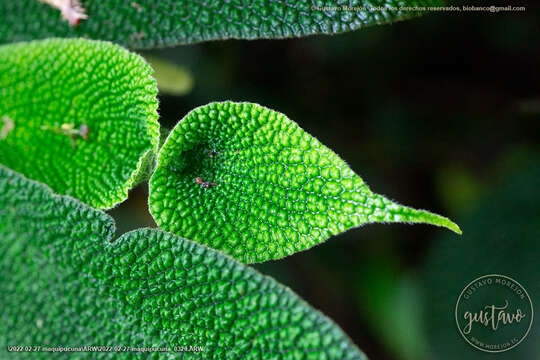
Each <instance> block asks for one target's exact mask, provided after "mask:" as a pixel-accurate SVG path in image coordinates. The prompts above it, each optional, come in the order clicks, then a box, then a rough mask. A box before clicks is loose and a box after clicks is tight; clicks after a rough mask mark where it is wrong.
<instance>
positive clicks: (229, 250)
mask: <svg viewBox="0 0 540 360" xmlns="http://www.w3.org/2000/svg"><path fill="white" fill-rule="evenodd" d="M149 204H150V212H151V213H152V216H153V217H154V219H155V220H156V222H157V224H158V225H159V227H161V228H162V229H164V230H167V231H170V232H172V233H175V234H178V235H181V236H184V237H187V238H190V239H192V240H195V241H198V242H201V243H204V244H206V245H208V246H210V247H213V248H216V249H220V250H222V251H223V252H225V253H226V254H229V255H231V256H233V257H235V258H237V259H239V260H241V261H244V262H246V263H252V262H261V261H266V260H270V259H279V258H282V257H284V256H287V255H290V254H293V253H295V252H298V251H301V250H305V249H309V248H311V247H313V246H314V245H317V244H319V243H321V242H323V241H324V240H326V239H328V238H329V237H330V236H332V235H336V234H339V233H341V232H344V231H346V230H348V229H351V228H354V227H357V226H361V225H363V224H366V223H375V222H409V223H428V224H433V225H438V226H444V227H447V228H449V229H451V230H453V231H455V232H457V233H461V232H460V230H459V228H458V226H457V225H456V224H454V223H453V222H451V221H450V220H448V219H447V218H444V217H442V216H439V215H436V214H433V213H430V212H427V211H424V210H415V209H412V208H409V207H405V206H401V205H398V204H396V203H394V202H392V201H390V200H388V199H386V198H385V197H383V196H381V195H377V194H374V193H373V192H371V191H370V190H369V188H368V187H367V185H366V184H365V183H364V182H363V181H362V179H361V178H360V177H359V176H358V175H356V174H355V173H354V172H353V171H352V170H351V169H350V168H349V167H348V166H347V164H346V163H345V162H344V161H343V160H341V159H340V158H339V157H338V156H337V155H336V154H335V153H334V152H332V151H331V150H330V149H328V148H327V147H326V146H324V145H323V144H321V143H320V142H319V141H318V140H317V139H315V138H313V137H312V136H311V135H309V134H308V133H306V132H305V131H304V130H302V129H301V128H300V127H299V126H298V124H296V123H295V122H293V121H291V120H290V119H288V118H287V117H286V116H285V115H283V114H280V113H278V112H275V111H273V110H270V109H267V108H265V107H262V106H260V105H257V104H250V103H232V102H223V103H211V104H209V105H206V106H202V107H200V108H197V109H195V110H193V111H192V112H190V113H189V114H188V115H187V116H186V117H185V118H184V119H182V120H181V121H180V122H179V123H178V124H177V125H176V127H175V128H174V129H173V130H172V132H171V134H170V135H169V137H168V139H167V140H166V142H165V144H164V145H163V147H162V148H161V150H160V153H159V155H158V163H157V167H156V171H155V172H154V174H153V175H152V178H151V179H150V199H149Z"/></svg>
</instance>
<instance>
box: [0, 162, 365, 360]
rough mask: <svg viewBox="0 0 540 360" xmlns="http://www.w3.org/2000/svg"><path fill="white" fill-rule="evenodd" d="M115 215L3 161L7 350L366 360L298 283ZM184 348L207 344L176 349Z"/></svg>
mask: <svg viewBox="0 0 540 360" xmlns="http://www.w3.org/2000/svg"><path fill="white" fill-rule="evenodd" d="M113 233H114V222H113V220H112V219H111V218H110V217H109V216H108V215H106V214H104V213H103V212H100V211H97V210H95V209H92V208H90V207H88V206H86V205H83V204H81V203H80V202H78V201H76V200H74V199H71V198H69V197H65V196H58V195H54V194H53V193H52V192H51V191H50V190H49V189H48V188H47V187H46V186H44V185H42V184H40V183H37V182H34V181H31V180H27V179H26V178H24V177H22V176H21V175H19V174H16V173H14V172H13V171H11V170H8V169H6V168H4V167H1V166H0V254H1V255H2V256H1V257H0V357H1V358H6V357H7V356H8V355H7V353H6V351H7V346H8V345H9V346H11V345H19V346H25V345H27V346H40V347H41V349H42V351H41V352H22V353H18V354H17V355H18V356H17V358H32V359H34V358H41V357H44V358H51V357H54V355H56V356H60V355H59V353H56V354H52V353H50V352H46V351H45V348H46V347H55V346H69V347H79V346H110V347H111V348H112V349H115V347H120V348H121V349H125V347H138V348H147V347H158V348H162V349H163V348H167V347H169V348H170V349H171V351H170V352H166V351H165V352H159V353H158V352H154V353H148V352H146V353H142V352H131V351H127V352H120V353H109V352H101V353H100V352H75V353H73V354H71V355H70V356H73V357H74V358H88V359H97V358H110V357H111V356H113V355H114V356H115V358H125V359H132V358H134V357H135V356H137V357H140V358H156V359H157V358H159V359H166V358H167V359H168V358H174V359H178V358H180V359H187V358H198V359H200V358H203V359H264V360H267V359H335V360H343V359H366V358H365V356H364V355H363V354H362V353H361V352H360V351H359V350H358V349H357V348H356V347H355V346H354V345H353V344H352V343H351V341H350V340H349V339H348V338H347V336H346V335H345V334H344V333H343V332H342V331H341V330H340V329H339V328H338V327H337V326H336V325H335V324H334V323H332V322H331V321H330V320H329V319H328V318H326V317H325V316H323V315H322V314H321V313H319V312H318V311H316V310H314V309H312V308H311V307H309V305H307V304H306V303H305V302H304V301H302V300H301V299H300V298H299V297H298V296H297V295H295V294H294V293H293V292H292V291H291V290H289V289H287V288H285V287H284V286H282V285H280V284H278V283H276V282H275V281H274V280H272V279H271V278H268V277H266V276H263V275H261V274H259V273H257V272H256V271H255V270H253V269H251V268H249V267H246V266H245V265H242V264H240V263H238V262H236V261H235V260H233V259H231V258H229V257H227V256H225V255H222V254H220V253H218V252H216V251H214V250H211V249H208V248H206V247H204V246H202V245H199V244H197V243H194V242H191V241H189V240H185V239H182V238H180V237H177V236H175V235H172V234H168V233H165V232H162V231H160V230H152V229H141V230H136V231H133V232H130V233H127V234H125V235H124V236H122V237H121V238H119V239H117V240H116V241H114V242H111V239H112V236H113ZM175 346H177V347H179V348H177V351H180V350H181V348H180V347H184V348H187V349H189V347H190V346H192V347H194V348H196V349H197V350H198V352H189V351H187V352H176V353H175V352H174V347H175Z"/></svg>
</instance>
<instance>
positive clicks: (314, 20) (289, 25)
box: [0, 0, 441, 48]
mask: <svg viewBox="0 0 540 360" xmlns="http://www.w3.org/2000/svg"><path fill="white" fill-rule="evenodd" d="M82 4H83V6H84V8H85V9H86V14H87V15H88V19H87V20H82V21H81V23H80V24H79V25H77V26H70V25H69V24H68V22H67V21H64V20H63V19H62V17H61V15H60V11H58V10H57V9H54V8H52V7H51V6H49V5H47V4H44V3H41V2H40V1H38V0H17V1H13V0H0V42H11V41H21V40H32V39H40V38H46V37H52V36H59V37H73V36H84V37H89V38H92V39H102V40H110V41H114V42H117V43H120V44H123V45H126V46H129V47H132V48H147V47H155V46H169V45H176V44H189V43H194V42H199V41H205V40H219V39H231V38H236V39H257V38H264V39H273V38H284V37H296V36H304V35H311V34H334V33H340V32H345V31H351V30H355V29H359V28H362V27H365V26H369V25H374V24H384V23H389V22H393V21H397V20H402V19H407V18H410V17H413V16H417V15H418V14H419V13H418V12H411V11H400V10H399V7H402V6H409V7H414V6H420V7H422V6H423V7H429V6H438V5H441V1H440V0H335V1H325V0H322V1H307V0H301V1H291V0H287V1H283V0H254V1H238V0H235V1H225V0H218V1H199V0H160V1H155V0H109V1H102V0H85V1H83V2H82ZM370 7H375V8H377V7H387V8H388V7H394V8H397V9H398V10H382V9H376V10H369V8H370ZM345 8H346V9H349V8H351V9H350V10H346V9H345ZM361 8H366V9H365V10H364V9H361Z"/></svg>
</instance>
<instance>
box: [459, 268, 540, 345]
mask: <svg viewBox="0 0 540 360" xmlns="http://www.w3.org/2000/svg"><path fill="white" fill-rule="evenodd" d="M455 316H456V324H457V327H458V329H459V332H460V334H461V336H463V338H464V339H465V340H466V341H467V342H468V343H469V344H471V345H472V346H474V347H475V348H476V349H478V350H482V351H485V352H490V353H498V352H503V351H507V350H510V349H512V348H514V347H516V346H517V345H518V344H519V343H520V342H522V341H523V339H525V338H526V337H527V334H528V333H529V330H530V329H531V326H532V322H533V305H532V301H531V298H530V297H529V294H527V291H526V290H525V289H524V288H523V286H521V284H520V283H518V282H517V281H515V280H514V279H512V278H509V277H508V276H504V275H497V274H491V275H484V276H481V277H479V278H478V279H475V280H473V281H471V282H470V283H469V284H468V285H467V286H465V288H464V289H463V291H462V292H461V294H459V297H458V300H457V303H456V312H455Z"/></svg>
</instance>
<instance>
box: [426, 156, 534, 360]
mask: <svg viewBox="0 0 540 360" xmlns="http://www.w3.org/2000/svg"><path fill="white" fill-rule="evenodd" d="M507 174H511V176H508V175H507V177H506V178H505V179H504V181H502V182H498V184H497V185H496V186H495V187H494V189H493V191H491V192H489V193H486V194H485V195H484V196H483V197H482V199H481V200H480V201H479V202H477V204H475V206H473V207H472V208H468V209H466V210H465V211H463V212H462V216H461V219H460V223H461V224H463V228H464V229H465V234H464V235H463V241H457V242H456V241H450V239H449V238H448V236H444V235H443V236H440V237H439V238H438V239H437V241H436V242H435V243H434V246H433V248H432V251H430V253H429V254H427V256H428V261H427V262H426V264H425V267H424V268H423V271H422V283H423V287H424V289H425V292H424V293H425V294H424V295H425V300H424V301H423V303H424V304H425V306H424V309H423V310H424V311H423V312H424V314H423V315H424V321H425V325H426V339H427V343H428V344H429V345H430V352H431V353H430V356H429V357H428V358H429V359H440V360H451V359H452V360H453V359H456V358H459V359H463V360H476V359H479V358H480V357H479V354H483V355H484V357H485V358H486V359H488V358H496V359H501V360H515V359H539V358H540V347H539V344H538V341H537V339H538V334H539V333H540V322H538V321H537V314H536V312H537V306H538V304H540V282H539V281H538V268H539V260H538V254H540V241H538V239H540V226H539V224H540V210H539V209H538V204H539V203H540V192H539V191H538V179H539V178H540V163H539V162H538V158H536V160H533V159H529V161H528V162H527V165H526V167H525V168H524V169H522V170H521V171H516V170H513V171H510V172H509V173H507ZM452 268H459V271H449V269H452ZM487 274H504V275H507V276H510V277H511V278H513V279H515V280H516V281H518V282H519V283H520V284H521V285H522V286H523V287H524V288H525V290H526V291H527V293H528V294H529V295H530V297H531V300H532V303H533V306H534V307H535V308H534V310H535V314H534V321H533V325H532V328H531V330H530V332H529V335H528V336H527V338H525V339H524V340H523V342H522V343H521V344H520V345H519V346H517V347H516V348H514V349H512V350H510V351H506V352H503V353H498V354H497V355H496V356H493V355H492V354H484V353H480V352H479V351H478V350H477V349H474V348H473V347H472V346H471V345H470V344H468V343H467V342H466V341H465V340H464V339H463V338H462V337H461V336H459V333H458V330H457V328H456V321H455V319H454V311H455V306H456V301H457V297H458V295H459V294H460V292H461V291H462V290H463V288H464V287H465V286H466V285H467V284H468V283H470V282H471V281H473V280H474V279H476V278H478V277H479V276H481V275H487ZM492 302H493V299H487V300H486V304H491V303H492ZM527 320H529V319H527Z"/></svg>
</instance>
